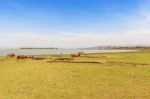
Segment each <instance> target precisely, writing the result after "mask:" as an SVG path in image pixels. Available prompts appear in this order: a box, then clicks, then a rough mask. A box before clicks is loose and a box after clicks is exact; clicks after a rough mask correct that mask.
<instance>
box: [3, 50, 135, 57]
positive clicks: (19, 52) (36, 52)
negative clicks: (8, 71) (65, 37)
mask: <svg viewBox="0 0 150 99" xmlns="http://www.w3.org/2000/svg"><path fill="white" fill-rule="evenodd" d="M132 51H135V50H81V49H5V50H4V49H3V50H0V56H4V55H6V54H8V53H15V54H17V55H22V54H23V55H46V54H71V53H77V52H84V53H113V52H132Z"/></svg>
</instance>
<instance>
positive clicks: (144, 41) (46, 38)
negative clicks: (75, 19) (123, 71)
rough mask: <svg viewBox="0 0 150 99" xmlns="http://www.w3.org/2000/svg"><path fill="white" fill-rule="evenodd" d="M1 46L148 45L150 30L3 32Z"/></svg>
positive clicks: (149, 43) (0, 40)
mask: <svg viewBox="0 0 150 99" xmlns="http://www.w3.org/2000/svg"><path fill="white" fill-rule="evenodd" d="M0 45H1V47H62V48H64V47H67V48H75V47H90V46H98V45H150V32H149V31H146V30H143V31H142V30H141V31H132V32H131V31H130V32H126V33H112V34H85V33H83V34H80V35H79V34H73V33H62V34H57V35H48V34H47V35H46V34H45V35H44V34H43V35H42V34H35V33H26V34H18V33H14V34H13V35H9V34H5V35H3V38H2V39H0Z"/></svg>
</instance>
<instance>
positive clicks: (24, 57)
mask: <svg viewBox="0 0 150 99" xmlns="http://www.w3.org/2000/svg"><path fill="white" fill-rule="evenodd" d="M16 58H17V60H20V59H21V60H24V59H26V58H27V56H26V55H17V57H16Z"/></svg>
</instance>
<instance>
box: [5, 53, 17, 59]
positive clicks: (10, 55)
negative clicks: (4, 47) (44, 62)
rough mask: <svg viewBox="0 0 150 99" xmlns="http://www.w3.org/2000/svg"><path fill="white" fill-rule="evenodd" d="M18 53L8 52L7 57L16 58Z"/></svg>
mask: <svg viewBox="0 0 150 99" xmlns="http://www.w3.org/2000/svg"><path fill="white" fill-rule="evenodd" d="M15 56H16V55H15V54H14V53H10V54H7V55H6V57H7V58H14V57H15Z"/></svg>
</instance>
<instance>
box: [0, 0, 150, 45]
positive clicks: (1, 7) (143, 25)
mask: <svg viewBox="0 0 150 99" xmlns="http://www.w3.org/2000/svg"><path fill="white" fill-rule="evenodd" d="M149 10H150V2H149V0H0V36H1V37H2V38H3V39H1V40H0V47H21V46H41V47H46V46H47V47H49V46H54V47H89V46H99V45H142V44H143V45H148V44H149V40H148V38H147V36H149V34H150V33H149V28H148V26H149V23H150V22H149V20H150V18H149V16H150V11H149ZM139 34H140V35H141V34H143V35H144V36H142V37H143V38H141V36H140V35H139ZM135 35H136V36H137V37H135V38H132V37H133V36H135ZM17 38H18V39H17ZM124 38H126V39H125V40H122V39H124ZM142 39H144V40H142ZM91 40H92V41H91ZM119 40H120V41H119ZM73 44H74V45H73Z"/></svg>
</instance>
